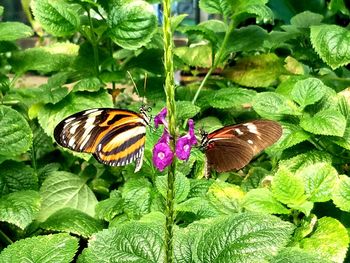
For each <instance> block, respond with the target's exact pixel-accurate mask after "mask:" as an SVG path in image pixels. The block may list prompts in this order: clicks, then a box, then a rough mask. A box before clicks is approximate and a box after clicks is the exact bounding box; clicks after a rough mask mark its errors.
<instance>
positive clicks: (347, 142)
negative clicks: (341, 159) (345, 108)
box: [332, 121, 350, 150]
mask: <svg viewBox="0 0 350 263" xmlns="http://www.w3.org/2000/svg"><path fill="white" fill-rule="evenodd" d="M332 141H333V142H334V143H336V144H338V145H339V146H340V147H343V148H344V149H347V150H350V122H349V121H347V122H346V128H345V131H344V135H343V136H342V137H335V138H332Z"/></svg>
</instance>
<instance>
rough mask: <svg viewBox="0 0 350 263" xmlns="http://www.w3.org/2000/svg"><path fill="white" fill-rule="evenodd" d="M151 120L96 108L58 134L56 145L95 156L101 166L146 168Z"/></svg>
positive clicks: (66, 122)
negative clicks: (144, 160)
mask: <svg viewBox="0 0 350 263" xmlns="http://www.w3.org/2000/svg"><path fill="white" fill-rule="evenodd" d="M149 123H150V118H149V117H148V116H147V114H146V110H145V108H144V107H141V109H140V113H136V112H133V111H129V110H121V109H113V108H96V109H89V110H85V111H81V112H78V113H75V114H73V115H71V116H69V117H67V118H66V119H64V120H62V121H61V122H60V123H59V124H58V125H57V126H56V127H55V130H54V138H55V140H56V142H57V143H58V144H59V145H61V146H63V147H66V148H68V149H71V150H73V151H77V152H85V153H92V154H93V156H94V157H95V158H96V159H97V160H98V161H99V162H101V163H104V164H107V165H111V166H123V165H126V164H129V163H131V162H133V161H136V168H135V171H138V170H139V169H140V168H141V166H142V159H143V152H144V145H145V139H146V137H145V136H146V127H147V126H148V125H149Z"/></svg>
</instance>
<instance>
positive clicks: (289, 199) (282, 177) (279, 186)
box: [271, 167, 306, 205]
mask: <svg viewBox="0 0 350 263" xmlns="http://www.w3.org/2000/svg"><path fill="white" fill-rule="evenodd" d="M271 186H272V193H273V195H274V197H275V198H276V199H277V200H278V201H280V202H282V203H284V204H287V205H289V204H292V205H293V204H302V203H303V202H304V201H305V200H306V196H305V194H304V192H305V188H304V181H303V179H302V178H301V177H299V176H297V175H296V174H293V173H291V172H290V171H288V170H287V169H285V168H284V167H282V168H280V169H278V171H277V173H276V174H275V176H274V178H273V180H272V185H271Z"/></svg>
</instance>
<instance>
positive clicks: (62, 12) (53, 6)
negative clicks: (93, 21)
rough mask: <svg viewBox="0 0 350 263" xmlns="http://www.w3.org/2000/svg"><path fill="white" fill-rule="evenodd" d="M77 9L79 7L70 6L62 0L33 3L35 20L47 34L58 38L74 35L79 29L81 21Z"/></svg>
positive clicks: (36, 0)
mask: <svg viewBox="0 0 350 263" xmlns="http://www.w3.org/2000/svg"><path fill="white" fill-rule="evenodd" d="M77 8H78V6H74V5H70V4H68V3H67V2H65V1H62V0H59V1H54V2H53V1H48V0H35V1H32V10H33V14H34V17H35V19H36V20H37V21H38V22H39V23H40V24H41V25H42V27H43V28H44V29H45V30H46V31H47V32H49V33H51V34H53V35H56V36H68V35H72V34H73V33H74V32H75V31H77V30H78V29H79V26H80V19H79V15H78V13H77V11H78V9H77Z"/></svg>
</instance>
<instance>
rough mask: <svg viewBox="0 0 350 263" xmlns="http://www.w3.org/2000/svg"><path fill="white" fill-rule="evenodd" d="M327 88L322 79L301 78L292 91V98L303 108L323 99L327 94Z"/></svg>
mask: <svg viewBox="0 0 350 263" xmlns="http://www.w3.org/2000/svg"><path fill="white" fill-rule="evenodd" d="M325 93H326V89H325V87H324V84H323V83H322V81H321V80H319V79H316V78H308V79H305V80H299V81H298V82H297V83H296V84H295V86H294V88H293V90H292V93H291V96H292V99H293V100H294V101H295V102H297V103H298V104H299V105H300V106H301V107H302V108H305V107H306V106H308V105H312V104H314V103H316V102H317V101H319V100H321V99H322V97H323V96H324V95H325Z"/></svg>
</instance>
